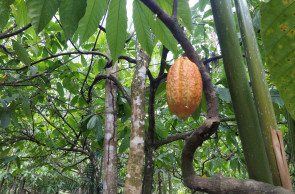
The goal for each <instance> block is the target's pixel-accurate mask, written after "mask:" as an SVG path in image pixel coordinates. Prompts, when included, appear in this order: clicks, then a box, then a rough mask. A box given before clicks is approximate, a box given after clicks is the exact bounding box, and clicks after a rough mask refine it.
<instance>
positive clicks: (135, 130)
mask: <svg viewBox="0 0 295 194" xmlns="http://www.w3.org/2000/svg"><path fill="white" fill-rule="evenodd" d="M137 48H139V46H137ZM149 61H150V57H149V56H148V54H147V53H146V52H145V51H144V50H143V49H140V50H137V63H136V68H135V71H134V75H133V80H132V84H131V98H132V102H131V110H132V116H131V132H130V149H129V159H128V165H127V175H126V179H125V187H124V193H125V194H129V193H132V194H140V193H141V191H142V173H143V160H144V138H145V81H146V71H147V66H148V64H149Z"/></svg>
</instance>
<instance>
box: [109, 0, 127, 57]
mask: <svg viewBox="0 0 295 194" xmlns="http://www.w3.org/2000/svg"><path fill="white" fill-rule="evenodd" d="M126 29H127V11H126V0H111V2H110V5H109V10H108V16H107V23H106V37H107V42H108V45H109V49H110V51H111V56H112V59H113V60H114V61H116V60H117V59H118V57H119V56H120V54H121V53H122V50H123V48H124V44H125V40H126V34H127V31H126Z"/></svg>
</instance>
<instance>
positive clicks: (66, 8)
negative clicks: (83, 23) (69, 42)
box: [59, 0, 86, 39]
mask: <svg viewBox="0 0 295 194" xmlns="http://www.w3.org/2000/svg"><path fill="white" fill-rule="evenodd" d="M85 10H86V0H80V1H77V0H62V1H61V4H60V8H59V14H60V21H61V24H62V27H63V30H64V32H65V36H66V39H70V38H72V36H73V34H74V33H75V31H76V30H77V28H78V24H79V21H80V19H81V18H82V17H83V16H84V14H85Z"/></svg>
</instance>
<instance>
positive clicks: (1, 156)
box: [0, 147, 11, 159]
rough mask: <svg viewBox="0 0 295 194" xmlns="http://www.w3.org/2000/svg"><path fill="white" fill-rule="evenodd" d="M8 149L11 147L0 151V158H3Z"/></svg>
mask: <svg viewBox="0 0 295 194" xmlns="http://www.w3.org/2000/svg"><path fill="white" fill-rule="evenodd" d="M10 150H11V147H10V148H7V149H5V150H3V151H1V152H0V159H1V158H3V157H4V156H7V154H8V153H9V151H10Z"/></svg>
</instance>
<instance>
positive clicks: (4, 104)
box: [0, 98, 7, 110]
mask: <svg viewBox="0 0 295 194" xmlns="http://www.w3.org/2000/svg"><path fill="white" fill-rule="evenodd" d="M0 102H1V104H2V105H3V107H4V110H7V104H6V102H5V101H4V100H3V99H2V98H0Z"/></svg>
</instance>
